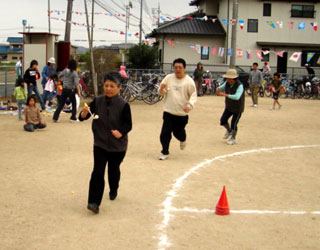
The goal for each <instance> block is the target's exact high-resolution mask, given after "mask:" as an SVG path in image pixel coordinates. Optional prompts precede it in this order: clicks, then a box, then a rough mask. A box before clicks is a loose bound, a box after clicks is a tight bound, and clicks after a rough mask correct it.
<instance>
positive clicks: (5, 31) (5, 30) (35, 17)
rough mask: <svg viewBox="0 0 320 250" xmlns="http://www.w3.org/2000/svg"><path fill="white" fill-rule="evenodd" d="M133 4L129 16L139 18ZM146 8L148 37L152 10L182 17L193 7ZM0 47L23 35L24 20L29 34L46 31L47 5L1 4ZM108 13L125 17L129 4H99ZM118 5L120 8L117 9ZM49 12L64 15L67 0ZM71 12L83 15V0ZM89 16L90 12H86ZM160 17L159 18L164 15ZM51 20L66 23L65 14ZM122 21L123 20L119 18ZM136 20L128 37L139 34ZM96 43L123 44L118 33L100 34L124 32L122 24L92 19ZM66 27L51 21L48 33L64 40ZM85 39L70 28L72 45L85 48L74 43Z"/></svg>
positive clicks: (120, 0) (38, 1)
mask: <svg viewBox="0 0 320 250" xmlns="http://www.w3.org/2000/svg"><path fill="white" fill-rule="evenodd" d="M131 1H132V4H133V8H132V14H133V15H135V16H136V17H139V16H140V15H139V8H140V4H139V2H140V0H131ZM145 1H146V3H147V7H148V8H144V15H143V20H144V25H143V28H144V30H145V32H146V33H149V32H150V31H151V29H152V17H149V16H148V12H149V13H150V14H151V15H152V8H157V7H158V3H160V9H161V11H162V13H164V14H165V15H171V16H182V15H184V14H187V13H190V12H193V11H194V10H195V7H190V6H189V2H190V1H191V0H174V1H173V0H145ZM0 2H1V3H0V9H1V15H0V43H5V42H6V38H7V37H8V36H20V35H19V34H18V32H21V31H22V20H23V19H26V20H27V25H31V26H33V27H34V28H33V29H32V30H31V31H34V32H39V31H46V32H47V31H48V14H47V13H48V1H47V0H9V1H4V0H1V1H0ZM99 2H100V3H102V4H104V5H105V7H107V8H108V9H112V10H114V11H116V12H118V13H119V14H125V11H123V10H121V9H120V8H119V6H120V7H121V6H124V5H125V4H128V2H129V0H99ZM117 4H118V5H119V6H117ZM50 5H51V10H59V11H66V10H67V0H50ZM88 7H89V8H90V9H91V2H90V1H89V2H88ZM73 11H78V12H84V0H74V2H73ZM89 12H90V11H89ZM95 12H102V13H103V14H105V13H107V11H106V10H104V9H102V8H101V7H100V6H98V5H97V4H96V5H95ZM164 14H162V15H164ZM51 17H53V18H63V19H66V14H65V13H64V14H62V13H60V15H58V14H57V13H52V14H51ZM121 20H123V21H125V18H123V17H122V18H121ZM72 21H73V22H76V23H80V24H82V23H85V22H86V19H85V16H84V15H76V14H73V16H72ZM138 22H139V21H138V20H137V18H135V17H130V24H131V25H130V28H129V31H128V33H132V34H135V33H136V32H139V27H137V26H135V25H138ZM95 25H96V29H95V34H94V39H95V40H107V41H109V42H108V43H107V44H110V43H121V42H124V35H120V34H119V33H118V34H117V33H112V32H107V31H103V30H101V29H102V28H108V29H111V30H118V31H119V32H120V31H125V22H122V21H120V20H118V19H117V18H116V17H113V16H107V15H95ZM64 30H65V23H64V22H62V21H61V20H53V19H51V32H52V33H56V34H60V35H61V36H60V39H61V40H63V39H64ZM79 39H81V40H84V39H87V33H86V28H85V27H79V26H74V25H72V31H71V40H72V41H71V42H72V44H74V45H80V46H85V47H87V46H88V43H87V42H77V41H75V40H79ZM128 40H129V42H130V41H131V42H137V41H138V39H137V38H135V37H134V36H133V37H131V38H130V37H128ZM102 44H106V43H105V42H95V45H102Z"/></svg>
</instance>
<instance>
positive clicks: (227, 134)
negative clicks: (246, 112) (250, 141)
mask: <svg viewBox="0 0 320 250" xmlns="http://www.w3.org/2000/svg"><path fill="white" fill-rule="evenodd" d="M230 135H231V132H229V131H227V132H226V133H225V134H224V136H223V137H222V138H223V139H228V138H229V137H230Z"/></svg>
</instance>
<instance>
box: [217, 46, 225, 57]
mask: <svg viewBox="0 0 320 250" xmlns="http://www.w3.org/2000/svg"><path fill="white" fill-rule="evenodd" d="M223 54H224V48H221V47H220V48H219V52H218V55H219V56H223Z"/></svg>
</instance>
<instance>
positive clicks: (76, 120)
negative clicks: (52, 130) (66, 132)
mask: <svg viewBox="0 0 320 250" xmlns="http://www.w3.org/2000/svg"><path fill="white" fill-rule="evenodd" d="M70 122H80V121H79V120H78V119H77V120H72V119H70Z"/></svg>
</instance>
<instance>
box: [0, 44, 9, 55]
mask: <svg viewBox="0 0 320 250" xmlns="http://www.w3.org/2000/svg"><path fill="white" fill-rule="evenodd" d="M8 50H9V45H0V54H7V53H8Z"/></svg>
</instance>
